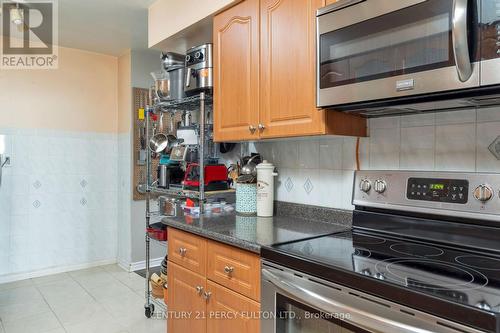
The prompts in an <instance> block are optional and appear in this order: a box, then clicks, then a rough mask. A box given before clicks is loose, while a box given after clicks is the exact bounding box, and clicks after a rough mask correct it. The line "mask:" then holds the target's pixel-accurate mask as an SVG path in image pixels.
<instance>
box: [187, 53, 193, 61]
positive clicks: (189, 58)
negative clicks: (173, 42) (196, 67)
mask: <svg viewBox="0 0 500 333" xmlns="http://www.w3.org/2000/svg"><path fill="white" fill-rule="evenodd" d="M191 61H193V58H192V57H191V55H190V54H188V55H187V56H186V62H187V63H189V62H191Z"/></svg>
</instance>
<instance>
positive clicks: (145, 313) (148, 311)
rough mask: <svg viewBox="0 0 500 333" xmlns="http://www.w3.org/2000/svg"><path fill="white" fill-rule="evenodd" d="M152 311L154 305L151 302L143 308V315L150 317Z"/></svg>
mask: <svg viewBox="0 0 500 333" xmlns="http://www.w3.org/2000/svg"><path fill="white" fill-rule="evenodd" d="M154 311H155V306H154V305H153V304H150V305H149V306H147V307H146V308H144V315H145V316H146V318H151V316H152V315H153V312H154Z"/></svg>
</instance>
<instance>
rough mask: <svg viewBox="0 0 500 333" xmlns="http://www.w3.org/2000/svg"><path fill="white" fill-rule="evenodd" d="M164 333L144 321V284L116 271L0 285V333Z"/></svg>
mask: <svg viewBox="0 0 500 333" xmlns="http://www.w3.org/2000/svg"><path fill="white" fill-rule="evenodd" d="M60 332H67V333H93V332H96V333H141V332H148V333H157V332H158V333H159V332H162V333H165V332H166V322H165V320H162V319H147V318H146V317H145V316H144V278H142V277H140V276H139V275H137V274H135V273H128V272H126V271H124V270H123V269H121V268H120V267H118V266H117V265H109V266H100V267H95V268H90V269H84V270H80V271H74V272H69V273H62V274H56V275H50V276H45V277H41V278H36V279H29V280H23V281H18V282H13V283H6V284H0V333H60Z"/></svg>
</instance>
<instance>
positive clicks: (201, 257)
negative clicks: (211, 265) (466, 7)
mask: <svg viewBox="0 0 500 333" xmlns="http://www.w3.org/2000/svg"><path fill="white" fill-rule="evenodd" d="M168 259H169V260H171V261H173V262H175V263H176V264H178V265H179V266H182V267H184V268H187V269H189V270H191V271H193V272H195V273H198V274H200V275H203V276H205V274H206V272H207V266H206V263H207V240H206V239H205V238H202V237H198V236H196V235H193V234H190V233H188V232H184V231H180V230H177V229H174V228H168Z"/></svg>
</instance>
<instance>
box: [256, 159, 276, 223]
mask: <svg viewBox="0 0 500 333" xmlns="http://www.w3.org/2000/svg"><path fill="white" fill-rule="evenodd" d="M277 175H278V173H277V172H275V167H274V165H272V164H271V163H269V162H268V161H266V160H264V161H263V162H262V163H260V164H259V165H257V216H262V217H270V216H273V215H274V211H273V208H274V207H273V205H274V177H276V176H277Z"/></svg>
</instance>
